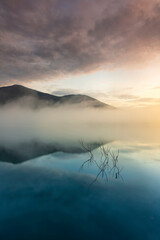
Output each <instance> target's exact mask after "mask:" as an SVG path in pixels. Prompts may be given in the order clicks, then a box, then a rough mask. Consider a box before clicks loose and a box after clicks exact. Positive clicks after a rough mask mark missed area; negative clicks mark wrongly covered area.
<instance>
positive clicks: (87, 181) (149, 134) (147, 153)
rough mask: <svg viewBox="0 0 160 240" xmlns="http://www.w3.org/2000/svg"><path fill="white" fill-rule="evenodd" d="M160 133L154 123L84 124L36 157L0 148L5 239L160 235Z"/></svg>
mask: <svg viewBox="0 0 160 240" xmlns="http://www.w3.org/2000/svg"><path fill="white" fill-rule="evenodd" d="M81 127H82V129H81ZM76 129H77V131H76ZM87 131H88V132H87ZM83 136H84V137H83ZM159 136H160V128H159V127H156V126H154V127H153V126H150V125H143V126H142V125H141V126H126V125H114V126H105V125H104V124H102V125H101V126H98V125H90V126H87V127H86V126H79V127H76V128H75V127H73V129H71V128H70V130H68V132H67V133H65V135H64V136H61V137H60V138H59V139H57V140H56V139H55V141H54V144H53V145H54V146H53V150H52V148H47V147H46V148H44V149H45V150H44V151H39V149H42V147H39V148H37V149H38V150H37V151H36V153H34V154H33V156H34V157H32V154H31V155H30V157H25V158H23V156H22V155H23V154H22V152H21V155H20V154H19V155H18V154H17V155H16V151H15V152H14V159H12V157H13V154H12V153H13V149H12V151H10V152H9V154H8V153H7V154H8V155H7V157H4V151H3V154H2V152H1V155H0V161H1V162H0V239H1V240H10V239H12V240H13V239H16V240H28V239H39V240H40V239H49V240H50V239H52V240H53V239H56V240H59V239H60V240H61V239H66V240H67V239H69V240H72V239H76V240H80V239H83V240H84V239H87V240H88V239H92V240H94V239H96V240H98V239H109V240H112V239H113V240H114V239H115V240H117V239H118V240H119V239H120V240H121V239H122V240H125V239H127V240H132V239H133V240H135V239H136V240H141V239H145V240H159V239H160V206H159V205H160V141H159V140H160V137H159ZM34 146H35V145H34ZM40 146H42V143H41V145H40ZM23 148H25V145H23ZM33 148H34V147H32V150H33ZM48 149H49V151H48ZM27 151H30V150H29V148H27ZM2 155H3V156H2ZM16 159H18V160H17V161H18V162H17V164H15V163H16Z"/></svg>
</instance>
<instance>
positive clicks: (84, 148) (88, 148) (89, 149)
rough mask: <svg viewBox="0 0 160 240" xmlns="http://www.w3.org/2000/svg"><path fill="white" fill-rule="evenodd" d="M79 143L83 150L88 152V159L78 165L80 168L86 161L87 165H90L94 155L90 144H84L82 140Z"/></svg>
mask: <svg viewBox="0 0 160 240" xmlns="http://www.w3.org/2000/svg"><path fill="white" fill-rule="evenodd" d="M80 144H81V147H82V148H83V150H85V151H86V152H87V153H88V154H89V159H88V160H86V161H85V162H84V163H83V164H82V166H81V167H80V170H81V169H82V168H83V167H84V166H85V165H86V164H87V163H88V165H91V164H92V163H93V162H94V156H93V152H92V148H91V145H90V144H85V143H84V142H83V141H82V140H81V141H80Z"/></svg>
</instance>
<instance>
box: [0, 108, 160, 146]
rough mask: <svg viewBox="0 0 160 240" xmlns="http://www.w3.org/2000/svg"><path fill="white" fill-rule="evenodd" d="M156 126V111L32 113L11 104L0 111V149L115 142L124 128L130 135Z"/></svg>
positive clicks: (159, 114) (52, 110) (158, 111)
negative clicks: (36, 142)
mask: <svg viewBox="0 0 160 240" xmlns="http://www.w3.org/2000/svg"><path fill="white" fill-rule="evenodd" d="M159 123H160V109H158V108H139V109H116V110H108V109H98V108H95V109H93V108H85V109H83V108H80V107H78V106H76V105H74V106H72V107H71V106H65V107H45V108H41V109H37V110H35V109H30V108H23V107H22V106H17V105H13V104H12V105H6V106H5V107H1V108H0V145H1V146H2V145H4V146H8V145H12V144H14V145H15V144H18V143H22V142H29V141H32V140H39V141H41V142H48V143H52V142H59V141H64V142H66V141H67V142H68V144H69V143H70V142H71V144H73V142H74V143H75V142H76V141H78V140H79V139H86V140H87V141H91V140H95V141H96V140H98V139H101V140H106V141H107V140H108V141H109V140H112V139H114V138H115V133H116V132H119V131H120V132H121V135H123V134H122V132H124V128H126V127H127V128H128V127H129V128H130V129H131V131H133V132H134V128H135V126H136V128H137V127H138V129H144V128H146V129H149V128H152V129H153V128H154V127H156V126H158V125H159ZM104 129H105V130H104ZM112 132H113V134H112ZM128 134H130V133H129V132H128ZM124 135H127V132H125V133H124Z"/></svg>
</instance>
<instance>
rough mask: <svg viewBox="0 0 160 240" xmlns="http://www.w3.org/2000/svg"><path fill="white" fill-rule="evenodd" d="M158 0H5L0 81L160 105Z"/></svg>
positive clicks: (0, 6)
mask: <svg viewBox="0 0 160 240" xmlns="http://www.w3.org/2000/svg"><path fill="white" fill-rule="evenodd" d="M159 13H160V1H159V0H118V1H117V0H45V1H44V0H34V1H33V0H12V1H11V0H0V86H5V85H11V84H21V85H24V86H27V87H31V88H34V89H37V90H40V91H44V92H48V93H52V94H56V95H65V94H77V93H81V94H87V95H90V96H93V97H95V98H97V99H99V100H101V101H104V102H106V103H109V104H112V105H114V106H118V107H131V106H133V107H146V106H159V105H160V69H159V66H160V14H159Z"/></svg>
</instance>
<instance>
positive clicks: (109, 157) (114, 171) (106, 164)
mask: <svg viewBox="0 0 160 240" xmlns="http://www.w3.org/2000/svg"><path fill="white" fill-rule="evenodd" d="M80 144H81V146H82V148H83V149H84V150H85V151H86V152H87V153H88V154H89V156H90V158H89V159H88V160H86V161H85V162H84V163H83V164H82V166H81V167H80V169H82V168H83V167H84V166H85V165H86V164H87V163H88V165H93V164H94V165H96V167H97V168H98V174H97V176H96V178H95V179H94V181H93V182H92V183H91V185H92V184H94V183H95V182H96V181H97V180H98V178H99V177H100V176H101V178H105V179H106V180H107V181H108V174H111V175H112V177H113V178H115V179H119V178H121V179H122V180H123V178H122V176H121V174H120V173H121V171H122V168H119V167H118V157H119V150H118V152H117V153H114V152H113V151H111V149H110V148H108V147H107V148H105V147H104V146H100V148H99V150H100V152H99V153H100V154H101V157H100V159H99V160H98V161H97V160H95V157H94V154H93V151H92V148H91V145H89V144H86V143H84V142H83V141H80Z"/></svg>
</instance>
